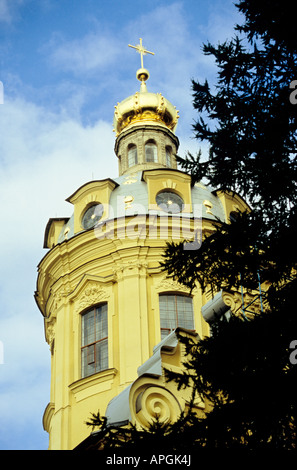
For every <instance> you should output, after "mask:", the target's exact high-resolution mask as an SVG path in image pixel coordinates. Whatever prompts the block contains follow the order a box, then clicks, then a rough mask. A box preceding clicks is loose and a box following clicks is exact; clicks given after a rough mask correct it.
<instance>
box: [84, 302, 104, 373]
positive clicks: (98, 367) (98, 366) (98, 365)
mask: <svg viewBox="0 0 297 470" xmlns="http://www.w3.org/2000/svg"><path fill="white" fill-rule="evenodd" d="M102 307H105V308H106V310H105V312H104V314H105V315H106V317H105V319H104V321H105V322H106V332H107V335H104V336H102V337H101V336H100V337H99V338H98V339H97V335H98V329H97V325H96V315H97V310H98V309H99V308H102ZM91 313H93V326H94V330H93V332H92V335H93V337H94V338H93V341H91V342H89V343H87V344H84V343H85V340H84V335H85V326H84V318H83V317H86V315H89V314H91ZM80 317H81V318H80V320H81V337H80V364H81V374H80V375H81V378H82V379H84V378H87V377H90V376H92V375H94V374H97V373H99V372H102V371H104V370H107V369H108V367H109V354H108V303H107V302H101V303H100V304H96V305H94V306H91V307H89V308H87V309H86V310H84V311H83V312H81V314H80ZM104 343H105V344H106V346H105V348H106V350H105V352H107V364H105V365H104V362H105V358H104V359H100V357H99V359H98V358H97V354H98V351H97V347H98V346H100V345H102V344H104ZM91 348H92V349H93V351H92V352H91ZM84 350H86V355H87V361H86V364H84ZM99 354H100V353H99ZM89 356H90V358H89ZM91 364H95V365H94V369H95V370H94V372H90V373H89V372H88V366H90V365H91Z"/></svg>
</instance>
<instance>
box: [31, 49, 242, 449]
mask: <svg viewBox="0 0 297 470" xmlns="http://www.w3.org/2000/svg"><path fill="white" fill-rule="evenodd" d="M131 47H134V48H135V49H136V50H137V51H138V52H139V53H140V55H141V68H140V69H139V70H138V71H137V73H136V77H137V79H138V80H139V81H140V91H137V92H136V93H134V94H133V95H131V96H129V97H128V98H126V99H124V100H123V101H122V102H120V103H118V104H117V105H116V106H115V112H114V130H115V133H116V141H115V154H116V156H117V158H118V161H119V176H118V177H115V178H106V179H101V180H93V181H90V182H86V183H85V184H84V185H82V186H81V187H80V188H78V189H77V190H76V191H75V192H74V193H73V194H72V195H71V196H69V197H68V198H67V201H68V202H69V203H70V204H72V206H73V214H72V216H71V217H70V218H63V217H60V218H50V219H49V221H48V223H47V226H46V229H45V235H44V248H45V249H47V252H46V254H45V256H44V257H43V258H42V260H41V261H40V263H39V265H38V278H37V287H36V292H35V299H36V302H37V305H38V307H39V309H40V311H41V313H42V315H43V319H44V328H45V339H46V341H47V343H48V344H49V348H50V354H51V390H50V402H49V404H48V405H47V407H46V409H45V412H44V416H43V426H44V429H45V430H46V431H47V432H48V433H49V449H74V448H76V447H77V446H79V445H80V443H82V442H83V441H85V440H86V439H87V438H88V436H89V434H90V430H89V428H88V427H87V426H86V425H85V421H86V420H87V419H88V418H89V417H90V413H91V412H94V413H96V412H97V411H98V410H99V411H100V414H101V415H102V416H107V417H108V420H109V422H110V423H114V422H128V421H132V422H134V423H136V424H139V425H144V426H145V425H146V424H147V423H148V420H149V418H150V413H151V414H153V415H156V413H157V414H158V415H159V416H160V417H161V418H162V419H164V420H165V419H171V420H174V419H176V417H177V416H178V414H179V412H180V411H181V410H183V409H185V407H186V406H187V400H188V398H189V397H187V396H186V395H183V396H181V395H180V392H178V391H177V390H175V389H174V388H172V387H173V385H172V384H171V385H169V384H165V383H164V380H163V376H162V367H163V365H164V363H166V364H169V365H171V366H172V367H175V368H178V367H180V366H181V362H182V359H181V348H180V346H179V344H178V342H177V340H176V336H175V330H176V328H180V329H181V330H182V331H183V332H184V334H188V335H192V337H193V338H196V339H198V338H199V337H204V336H205V335H208V334H209V325H208V323H207V322H206V321H205V320H204V318H203V315H202V314H201V308H202V306H203V305H204V304H205V303H206V301H207V300H208V299H207V298H206V297H205V296H204V295H202V293H201V291H200V290H199V289H195V290H194V291H192V292H189V291H188V290H187V289H186V288H185V287H184V286H182V285H179V284H177V283H176V282H173V281H172V280H171V279H168V278H167V277H166V273H164V272H162V270H161V268H160V260H161V259H162V253H163V252H164V248H165V246H166V242H167V241H172V240H173V241H180V240H184V239H187V240H194V239H195V240H196V241H197V235H198V238H199V237H200V239H201V236H202V232H203V233H205V234H207V233H211V232H212V230H213V222H214V221H217V220H218V219H219V220H228V217H229V214H230V212H232V211H234V210H235V208H236V209H237V208H239V209H240V208H245V207H246V206H245V203H244V202H243V201H242V200H241V199H240V198H239V197H238V196H236V195H230V196H228V195H226V194H225V193H224V194H223V193H221V192H220V191H213V190H210V189H208V188H207V187H205V186H204V185H203V184H202V183H197V184H195V185H193V184H192V182H191V177H190V175H188V174H186V173H184V172H182V171H180V170H178V169H177V167H176V159H175V155H176V152H177V150H178V145H179V141H178V138H177V136H176V135H175V130H176V126H177V121H178V111H177V110H176V108H175V106H173V105H172V104H171V103H170V102H169V101H168V100H167V99H166V98H165V97H164V96H162V95H161V93H150V92H148V91H147V85H146V82H147V80H148V78H149V72H148V71H147V70H146V69H145V68H144V67H143V55H145V54H147V53H149V54H152V53H151V52H149V51H147V50H146V49H145V48H144V47H143V45H142V40H140V44H139V45H138V46H131ZM192 248H193V249H198V248H199V245H193V247H192ZM197 406H198V408H199V409H201V410H202V411H203V409H204V406H205V405H204V404H203V403H199V404H198V405H197Z"/></svg>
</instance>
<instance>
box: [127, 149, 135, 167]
mask: <svg viewBox="0 0 297 470" xmlns="http://www.w3.org/2000/svg"><path fill="white" fill-rule="evenodd" d="M136 164H137V147H136V145H134V144H130V145H129V147H128V167H129V168H130V166H133V165H136Z"/></svg>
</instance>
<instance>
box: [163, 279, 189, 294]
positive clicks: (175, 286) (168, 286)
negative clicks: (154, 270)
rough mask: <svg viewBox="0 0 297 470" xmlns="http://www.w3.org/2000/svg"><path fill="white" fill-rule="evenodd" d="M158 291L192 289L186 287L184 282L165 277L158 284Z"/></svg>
mask: <svg viewBox="0 0 297 470" xmlns="http://www.w3.org/2000/svg"><path fill="white" fill-rule="evenodd" d="M156 290H157V291H158V292H161V291H180V292H189V291H190V289H188V288H187V287H185V286H184V285H183V284H179V283H178V282H177V281H174V280H173V279H170V278H166V277H165V278H163V279H162V280H161V281H160V282H159V284H157V286H156Z"/></svg>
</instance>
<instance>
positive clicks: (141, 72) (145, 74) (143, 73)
mask: <svg viewBox="0 0 297 470" xmlns="http://www.w3.org/2000/svg"><path fill="white" fill-rule="evenodd" d="M128 46H129V47H133V49H136V50H137V52H139V54H140V61H141V68H140V69H138V70H137V72H136V78H137V79H138V80H139V81H140V82H141V86H140V91H142V92H145V91H147V89H146V83H145V82H146V81H147V80H148V79H149V76H150V74H149V71H148V70H147V69H145V68H144V67H143V56H144V55H146V54H151V55H155V53H154V52H150V51H147V50H146V49H145V47H144V46H143V45H142V38H139V44H137V46H131V44H128Z"/></svg>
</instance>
